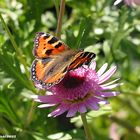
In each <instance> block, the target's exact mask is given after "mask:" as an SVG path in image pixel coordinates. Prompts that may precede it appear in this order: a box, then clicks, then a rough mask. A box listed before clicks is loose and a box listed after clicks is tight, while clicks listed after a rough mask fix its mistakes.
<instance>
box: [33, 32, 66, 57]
mask: <svg viewBox="0 0 140 140" xmlns="http://www.w3.org/2000/svg"><path fill="white" fill-rule="evenodd" d="M67 49H68V47H67V46H66V45H65V44H64V43H63V42H62V41H60V40H59V39H58V38H57V37H54V36H52V35H50V34H48V33H41V32H40V33H37V34H36V37H35V40H34V49H33V54H34V55H35V56H36V57H38V58H47V57H50V56H51V55H57V54H59V53H60V52H63V51H64V50H67Z"/></svg>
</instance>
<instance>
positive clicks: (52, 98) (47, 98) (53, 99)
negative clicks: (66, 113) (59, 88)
mask: <svg viewBox="0 0 140 140" xmlns="http://www.w3.org/2000/svg"><path fill="white" fill-rule="evenodd" d="M35 100H36V101H38V102H43V103H51V104H57V103H60V102H61V98H59V96H57V95H44V96H38V99H35Z"/></svg>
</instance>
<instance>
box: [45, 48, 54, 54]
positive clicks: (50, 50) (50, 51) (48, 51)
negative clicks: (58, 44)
mask: <svg viewBox="0 0 140 140" xmlns="http://www.w3.org/2000/svg"><path fill="white" fill-rule="evenodd" d="M52 51H53V49H49V50H46V52H45V54H46V55H50V54H51V53H52Z"/></svg>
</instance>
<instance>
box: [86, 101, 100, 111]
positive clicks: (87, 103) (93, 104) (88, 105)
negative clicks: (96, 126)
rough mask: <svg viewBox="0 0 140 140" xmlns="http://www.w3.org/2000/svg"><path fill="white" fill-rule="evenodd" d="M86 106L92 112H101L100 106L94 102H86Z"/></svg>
mask: <svg viewBox="0 0 140 140" xmlns="http://www.w3.org/2000/svg"><path fill="white" fill-rule="evenodd" d="M86 106H87V107H88V108H90V109H92V110H99V106H98V104H97V103H95V102H94V100H91V99H89V100H88V101H87V102H86Z"/></svg>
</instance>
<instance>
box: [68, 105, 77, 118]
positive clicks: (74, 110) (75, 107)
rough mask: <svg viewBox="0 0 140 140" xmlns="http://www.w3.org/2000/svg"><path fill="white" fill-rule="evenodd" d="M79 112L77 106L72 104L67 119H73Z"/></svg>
mask: <svg viewBox="0 0 140 140" xmlns="http://www.w3.org/2000/svg"><path fill="white" fill-rule="evenodd" d="M77 111H78V106H77V104H72V105H71V107H70V109H69V111H68V113H67V115H66V117H73V116H74V115H75V114H76V112H77Z"/></svg>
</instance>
